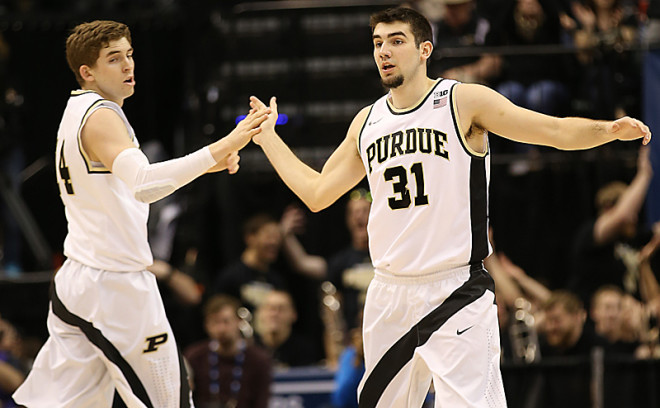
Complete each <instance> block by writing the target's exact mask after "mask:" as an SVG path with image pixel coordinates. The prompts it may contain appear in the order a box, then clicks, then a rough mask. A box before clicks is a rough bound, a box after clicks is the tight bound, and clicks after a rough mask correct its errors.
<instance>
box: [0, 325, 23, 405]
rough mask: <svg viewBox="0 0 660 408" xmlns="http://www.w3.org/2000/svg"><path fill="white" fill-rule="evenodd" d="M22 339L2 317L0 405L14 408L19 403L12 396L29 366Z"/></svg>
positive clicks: (0, 331) (0, 333) (0, 332)
mask: <svg viewBox="0 0 660 408" xmlns="http://www.w3.org/2000/svg"><path fill="white" fill-rule="evenodd" d="M20 343H21V339H20V336H19V334H18V331H17V330H16V328H15V327H14V326H13V325H12V324H11V323H10V322H8V321H7V320H4V319H2V317H0V407H2V408H14V407H16V406H17V405H16V404H15V403H14V400H13V399H12V398H11V394H12V393H13V392H14V391H16V389H17V388H18V386H19V385H21V383H22V382H23V381H24V380H25V374H26V372H27V369H28V367H25V366H24V364H23V362H22V359H21V352H20V350H19V348H20Z"/></svg>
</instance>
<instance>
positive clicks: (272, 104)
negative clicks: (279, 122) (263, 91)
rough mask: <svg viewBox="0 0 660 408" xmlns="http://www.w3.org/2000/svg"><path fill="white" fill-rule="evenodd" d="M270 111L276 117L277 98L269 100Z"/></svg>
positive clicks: (273, 97)
mask: <svg viewBox="0 0 660 408" xmlns="http://www.w3.org/2000/svg"><path fill="white" fill-rule="evenodd" d="M270 110H271V112H273V113H274V114H276V115H277V97H275V96H272V97H271V98H270Z"/></svg>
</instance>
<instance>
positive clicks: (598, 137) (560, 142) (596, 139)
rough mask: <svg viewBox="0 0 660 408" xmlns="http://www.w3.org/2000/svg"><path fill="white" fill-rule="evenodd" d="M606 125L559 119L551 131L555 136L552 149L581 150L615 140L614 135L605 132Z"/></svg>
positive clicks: (600, 122) (591, 121) (576, 119)
mask: <svg viewBox="0 0 660 408" xmlns="http://www.w3.org/2000/svg"><path fill="white" fill-rule="evenodd" d="M607 125H608V122H606V121H599V120H591V119H584V118H572V117H570V118H559V119H557V126H556V128H554V129H552V131H553V133H554V134H555V137H554V138H553V140H555V143H553V147H556V148H558V149H562V150H582V149H589V148H592V147H596V146H600V145H603V144H605V143H609V142H611V141H613V140H616V139H617V138H616V136H615V134H613V133H609V132H608V131H607Z"/></svg>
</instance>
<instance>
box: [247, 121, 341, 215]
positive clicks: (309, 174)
mask: <svg viewBox="0 0 660 408" xmlns="http://www.w3.org/2000/svg"><path fill="white" fill-rule="evenodd" d="M264 136H266V135H264ZM259 146H261V148H262V150H263V151H264V154H265V155H266V157H267V158H268V160H269V161H270V163H271V164H272V165H273V168H275V171H276V172H277V174H278V175H279V176H280V178H281V179H282V181H284V183H285V184H286V185H287V186H288V187H289V188H290V189H291V191H293V192H294V193H295V194H296V195H297V196H298V197H299V198H300V199H301V200H302V201H303V203H305V205H306V206H307V207H309V209H310V210H312V211H314V212H316V211H320V210H321V209H323V208H325V207H327V206H328V205H330V204H331V203H323V202H321V200H319V199H317V198H316V197H317V196H318V194H316V189H315V186H316V185H317V184H318V181H319V179H320V177H321V175H320V174H319V173H318V172H317V171H316V170H314V169H312V168H311V167H309V166H308V165H306V164H305V163H303V162H302V161H301V160H300V159H298V157H296V155H295V154H294V153H293V152H292V151H291V149H290V148H289V147H288V146H287V145H286V144H285V143H284V142H283V141H282V139H281V138H280V137H279V135H277V133H271V134H268V135H267V137H262V138H261V140H260V142H259Z"/></svg>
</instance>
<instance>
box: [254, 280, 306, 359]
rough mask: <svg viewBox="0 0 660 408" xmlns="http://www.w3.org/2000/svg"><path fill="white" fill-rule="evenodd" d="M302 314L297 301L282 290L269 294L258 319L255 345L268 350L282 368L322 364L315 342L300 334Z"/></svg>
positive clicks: (262, 304) (256, 318) (256, 317)
mask: <svg viewBox="0 0 660 408" xmlns="http://www.w3.org/2000/svg"><path fill="white" fill-rule="evenodd" d="M297 319H298V314H297V312H296V308H295V306H294V303H293V299H292V298H291V295H290V294H289V293H288V292H285V291H282V290H271V291H269V292H268V293H267V294H266V295H265V297H264V299H263V301H262V302H261V303H260V304H259V307H258V308H257V311H256V316H255V335H254V340H255V343H256V344H258V345H259V346H261V347H263V348H265V349H266V350H268V351H269V352H270V353H271V355H272V358H273V362H274V364H275V365H276V366H279V367H296V366H304V365H310V364H315V363H317V362H318V361H319V358H318V357H317V355H316V351H315V348H314V344H313V342H312V341H311V340H310V339H309V338H308V337H307V335H306V334H305V333H302V332H299V331H296V330H295V329H294V323H295V322H296V320H297Z"/></svg>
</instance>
